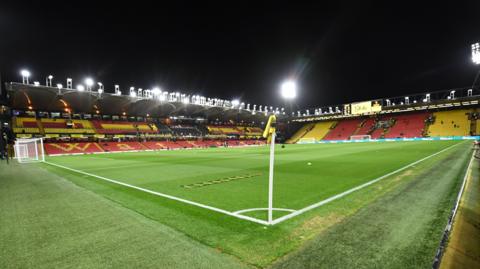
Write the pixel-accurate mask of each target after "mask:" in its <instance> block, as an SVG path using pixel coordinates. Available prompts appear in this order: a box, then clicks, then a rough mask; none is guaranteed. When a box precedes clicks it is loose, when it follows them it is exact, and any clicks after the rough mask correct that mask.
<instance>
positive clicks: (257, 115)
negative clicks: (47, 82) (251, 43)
mask: <svg viewBox="0 0 480 269" xmlns="http://www.w3.org/2000/svg"><path fill="white" fill-rule="evenodd" d="M6 89H7V92H8V95H9V103H10V106H11V108H13V109H18V110H31V109H33V110H37V111H47V112H56V111H59V112H63V111H65V109H68V110H69V111H71V112H72V113H91V114H95V113H97V111H98V113H100V114H104V115H120V114H123V113H124V112H125V113H126V115H129V116H146V115H149V116H151V117H171V116H189V117H201V118H207V119H219V120H231V119H235V120H244V121H263V120H265V118H266V113H265V112H264V111H262V112H260V111H259V110H258V108H255V111H254V109H253V106H252V108H251V109H250V107H248V108H247V106H246V105H245V104H243V103H242V104H238V105H236V106H233V105H232V104H231V102H226V103H223V104H221V103H218V104H216V103H215V102H210V103H204V104H198V103H195V102H189V103H186V102H184V101H182V100H180V99H172V100H168V101H167V100H166V101H160V100H159V99H156V98H151V97H137V96H135V97H132V96H128V95H116V94H111V93H99V92H97V91H78V90H75V89H65V88H61V89H58V88H54V87H46V86H41V85H31V84H21V83H15V82H12V83H7V84H6ZM212 101H213V100H212ZM269 110H270V111H271V108H269Z"/></svg>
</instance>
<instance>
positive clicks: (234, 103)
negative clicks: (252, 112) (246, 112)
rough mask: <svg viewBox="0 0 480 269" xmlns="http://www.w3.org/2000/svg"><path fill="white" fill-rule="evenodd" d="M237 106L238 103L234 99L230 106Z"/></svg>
mask: <svg viewBox="0 0 480 269" xmlns="http://www.w3.org/2000/svg"><path fill="white" fill-rule="evenodd" d="M239 104H240V101H239V100H237V99H235V100H233V101H232V105H233V106H238V105H239Z"/></svg>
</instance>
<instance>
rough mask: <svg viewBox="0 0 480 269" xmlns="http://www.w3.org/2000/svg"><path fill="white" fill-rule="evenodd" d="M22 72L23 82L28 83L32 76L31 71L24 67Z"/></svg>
mask: <svg viewBox="0 0 480 269" xmlns="http://www.w3.org/2000/svg"><path fill="white" fill-rule="evenodd" d="M20 74H21V75H22V83H23V84H28V78H29V77H30V72H29V71H28V70H26V69H23V70H22V71H20Z"/></svg>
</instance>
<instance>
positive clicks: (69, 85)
mask: <svg viewBox="0 0 480 269" xmlns="http://www.w3.org/2000/svg"><path fill="white" fill-rule="evenodd" d="M72 88H73V81H72V79H71V78H67V89H72Z"/></svg>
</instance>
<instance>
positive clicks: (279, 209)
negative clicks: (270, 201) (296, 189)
mask: <svg viewBox="0 0 480 269" xmlns="http://www.w3.org/2000/svg"><path fill="white" fill-rule="evenodd" d="M272 209H273V211H287V212H295V210H294V209H289V208H272ZM261 210H268V207H261V208H247V209H242V210H238V211H235V212H233V214H236V215H240V214H242V213H246V212H252V211H261Z"/></svg>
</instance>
